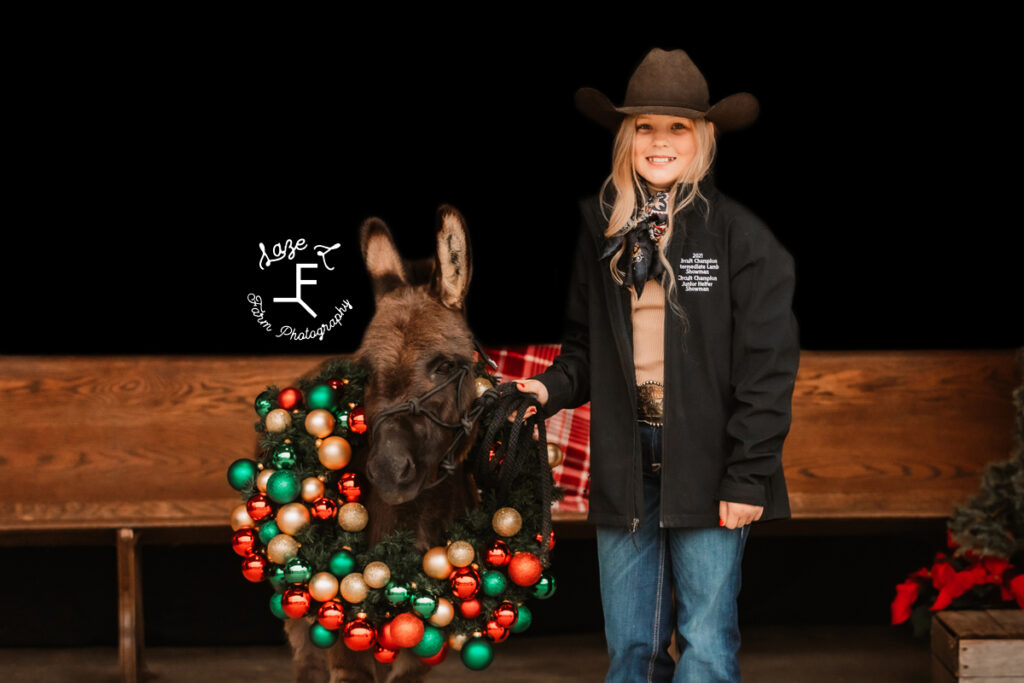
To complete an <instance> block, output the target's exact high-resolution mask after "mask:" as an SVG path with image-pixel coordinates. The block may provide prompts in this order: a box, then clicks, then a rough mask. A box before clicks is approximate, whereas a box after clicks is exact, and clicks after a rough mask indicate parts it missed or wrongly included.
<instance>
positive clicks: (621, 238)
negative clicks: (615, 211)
mask: <svg viewBox="0 0 1024 683" xmlns="http://www.w3.org/2000/svg"><path fill="white" fill-rule="evenodd" d="M667 228H668V192H655V193H654V194H653V195H651V197H650V198H648V199H647V201H646V202H644V204H643V206H641V207H639V209H638V210H637V212H636V213H634V214H633V217H632V218H631V219H629V220H628V221H626V224H625V225H623V226H622V227H621V228H619V229H618V230H617V231H616V232H615V234H613V235H611V236H610V237H608V239H607V240H606V242H605V247H604V251H603V252H602V253H601V258H602V259H606V258H608V257H610V256H611V255H612V254H614V253H615V252H617V251H618V250H619V248H620V247H622V245H623V242H625V249H624V250H623V254H622V255H623V258H628V259H629V265H628V266H627V267H626V269H625V272H624V273H622V286H623V287H625V288H627V289H628V288H630V287H632V288H633V289H634V290H636V296H637V298H640V295H641V294H643V292H644V285H645V284H646V283H647V281H648V280H660V279H661V276H662V274H663V273H664V272H665V268H664V266H662V264H661V260H660V259H659V258H658V245H659V243H660V242H661V238H662V236H663V235H664V234H665V230H666V229H667ZM621 262H622V260H621V259H620V263H621Z"/></svg>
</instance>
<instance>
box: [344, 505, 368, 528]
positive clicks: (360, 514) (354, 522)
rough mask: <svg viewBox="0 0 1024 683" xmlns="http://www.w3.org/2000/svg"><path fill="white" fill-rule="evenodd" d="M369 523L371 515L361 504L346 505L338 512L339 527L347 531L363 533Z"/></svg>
mask: <svg viewBox="0 0 1024 683" xmlns="http://www.w3.org/2000/svg"><path fill="white" fill-rule="evenodd" d="M369 521H370V515H369V513H367V512H366V508H364V507H363V506H362V505H360V504H359V503H345V504H344V505H342V506H341V509H339V510H338V526H340V527H341V528H342V529H344V530H345V531H362V530H363V529H365V528H366V523H367V522H369Z"/></svg>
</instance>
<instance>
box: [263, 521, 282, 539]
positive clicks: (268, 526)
mask: <svg viewBox="0 0 1024 683" xmlns="http://www.w3.org/2000/svg"><path fill="white" fill-rule="evenodd" d="M279 533H281V530H280V529H279V528H278V527H277V522H275V521H274V520H272V519H270V520H267V521H266V522H264V523H263V524H262V525H260V541H262V542H263V545H266V544H268V543H270V540H271V539H272V538H274V537H275V536H277V535H278V534H279Z"/></svg>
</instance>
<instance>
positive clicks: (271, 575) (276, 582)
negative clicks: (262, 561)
mask: <svg viewBox="0 0 1024 683" xmlns="http://www.w3.org/2000/svg"><path fill="white" fill-rule="evenodd" d="M266 579H267V581H269V582H270V585H271V586H273V587H274V590H276V591H277V592H279V593H280V592H281V591H283V590H284V589H285V588H287V587H288V581H286V580H285V578H284V567H282V566H281V565H279V564H273V565H270V567H269V568H268V569H267V572H266Z"/></svg>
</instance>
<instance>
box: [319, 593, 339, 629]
mask: <svg viewBox="0 0 1024 683" xmlns="http://www.w3.org/2000/svg"><path fill="white" fill-rule="evenodd" d="M316 620H317V621H319V622H320V625H321V626H323V627H324V628H325V629H327V630H328V631H335V630H337V629H339V628H341V624H342V622H344V621H345V608H344V607H342V605H341V603H340V602H338V601H337V600H328V601H327V602H325V603H324V604H322V605H320V610H319V611H318V612H317V615H316Z"/></svg>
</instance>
